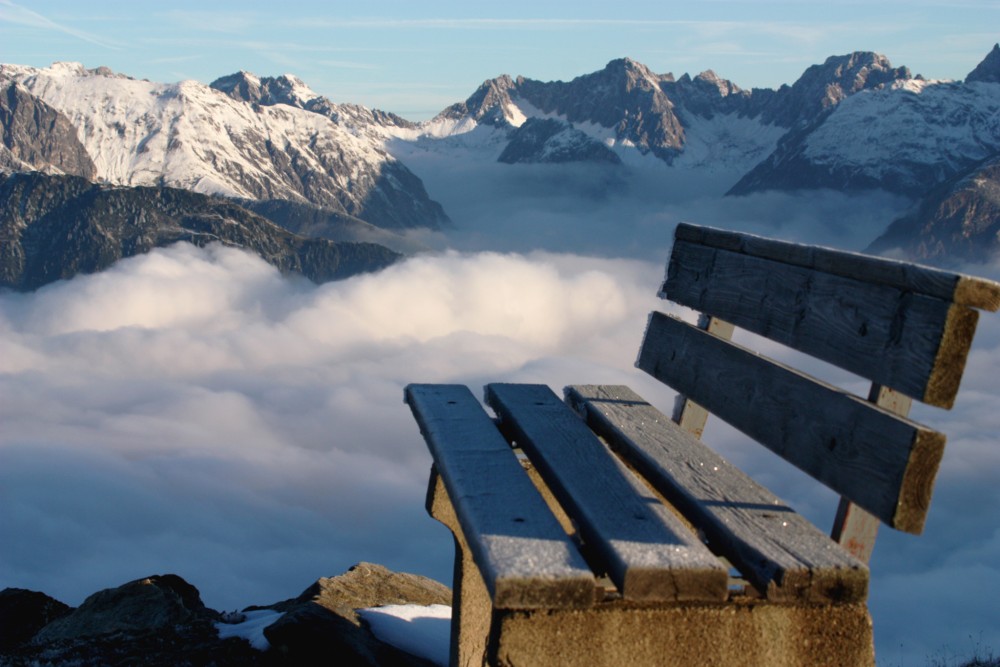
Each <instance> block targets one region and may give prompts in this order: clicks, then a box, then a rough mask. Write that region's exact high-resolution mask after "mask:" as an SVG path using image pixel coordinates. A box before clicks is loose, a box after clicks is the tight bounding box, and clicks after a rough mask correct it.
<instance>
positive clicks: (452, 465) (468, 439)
mask: <svg viewBox="0 0 1000 667" xmlns="http://www.w3.org/2000/svg"><path fill="white" fill-rule="evenodd" d="M405 398H406V402H407V403H408V404H409V406H410V408H411V410H412V411H413V415H414V417H415V418H416V420H417V423H418V424H419V425H420V429H421V431H422V433H423V435H424V439H425V440H426V442H427V446H428V447H429V448H430V450H431V453H432V454H433V456H434V461H435V464H434V465H435V467H436V469H437V471H438V474H439V475H440V476H441V479H442V481H443V482H444V486H445V489H446V490H447V492H448V497H449V499H450V500H451V502H452V505H453V506H454V508H455V513H456V515H457V517H458V520H459V523H460V525H461V526H462V531H463V533H464V534H465V536H466V540H467V541H468V543H469V545H470V547H471V548H472V550H473V558H474V559H475V561H476V563H477V564H478V565H479V568H480V571H481V573H482V575H483V579H484V582H485V583H486V586H487V588H488V589H489V591H490V594H491V595H492V597H493V601H494V605H495V606H496V607H497V608H501V609H528V608H567V607H588V606H590V605H592V604H593V603H594V600H595V596H596V591H597V582H596V580H595V578H594V575H593V573H592V572H591V571H590V568H589V566H588V565H587V563H586V561H585V560H584V559H583V556H582V555H581V554H580V553H579V551H578V550H577V548H576V546H575V545H574V544H573V543H572V541H571V540H570V539H569V537H568V536H567V535H566V532H565V531H564V530H563V529H562V527H561V526H560V525H559V523H558V521H557V520H556V518H555V516H553V515H552V512H551V511H550V510H549V508H548V506H547V505H546V504H545V501H544V500H543V498H542V496H541V494H539V492H538V490H537V489H536V488H535V487H534V485H533V484H532V483H531V481H530V480H529V478H528V476H527V475H526V474H525V472H524V470H523V469H522V468H521V464H520V463H519V462H518V460H517V457H516V456H515V455H514V452H513V451H511V448H510V445H509V444H508V443H507V441H506V440H505V439H504V438H503V436H502V435H501V434H500V432H499V431H498V430H497V428H496V425H495V424H494V423H493V420H492V419H490V417H489V415H488V414H487V413H486V411H485V410H484V409H483V407H482V406H481V405H480V403H479V401H478V400H476V398H475V396H473V394H472V392H471V391H469V389H468V388H467V387H465V386H463V385H437V384H435V385H416V384H411V385H409V386H408V387H407V388H406V392H405Z"/></svg>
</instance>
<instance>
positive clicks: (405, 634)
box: [357, 604, 451, 665]
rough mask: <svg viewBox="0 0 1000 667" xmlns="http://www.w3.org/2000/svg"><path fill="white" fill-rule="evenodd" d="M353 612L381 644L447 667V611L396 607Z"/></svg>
mask: <svg viewBox="0 0 1000 667" xmlns="http://www.w3.org/2000/svg"><path fill="white" fill-rule="evenodd" d="M357 611H358V615H360V616H361V618H362V619H363V620H364V621H365V622H366V623H367V624H368V626H369V627H370V628H371V631H372V632H373V633H374V634H375V636H376V637H378V638H379V639H381V640H382V641H384V642H386V643H388V644H392V645H393V646H395V647H397V648H400V649H402V650H404V651H406V652H407V653H411V654H413V655H415V656H419V657H421V658H424V659H426V660H430V661H431V662H433V663H435V664H438V665H447V664H448V649H449V643H450V639H451V607H449V606H447V605H443V604H432V605H428V606H425V605H415V604H403V605H399V604H396V605H385V606H383V607H370V608H368V609H358V610H357Z"/></svg>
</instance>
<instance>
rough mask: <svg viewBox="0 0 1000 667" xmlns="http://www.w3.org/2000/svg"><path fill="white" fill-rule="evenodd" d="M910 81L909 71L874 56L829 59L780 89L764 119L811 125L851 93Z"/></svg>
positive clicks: (864, 53) (862, 54) (788, 124)
mask: <svg viewBox="0 0 1000 667" xmlns="http://www.w3.org/2000/svg"><path fill="white" fill-rule="evenodd" d="M912 78H913V75H912V74H911V73H910V70H909V68H906V67H896V68H894V67H893V66H892V64H891V63H890V62H889V59H888V58H886V57H885V56H883V55H880V54H878V53H873V52H870V51H855V52H854V53H849V54H847V55H842V56H830V57H829V58H827V59H826V61H825V62H824V63H823V64H822V65H812V66H811V67H809V68H808V69H806V71H805V72H804V73H803V74H802V76H801V77H799V79H798V81H796V82H795V83H794V84H793V85H792V86H790V87H788V86H783V87H782V88H781V90H779V91H778V95H776V96H775V97H774V98H773V99H772V100H770V102H769V105H768V106H766V107H765V108H764V119H765V120H766V121H767V122H770V123H775V124H777V125H781V126H783V127H792V126H793V125H796V124H799V123H802V122H807V123H808V122H814V121H815V120H816V119H818V118H820V117H821V116H822V115H823V114H824V113H825V112H827V111H829V110H831V109H833V107H835V106H837V105H838V104H840V102H842V101H843V100H844V99H845V98H846V97H848V96H850V95H853V94H854V93H857V92H860V91H862V90H870V89H877V88H883V87H885V86H886V85H888V84H891V83H892V82H894V81H899V80H907V79H912Z"/></svg>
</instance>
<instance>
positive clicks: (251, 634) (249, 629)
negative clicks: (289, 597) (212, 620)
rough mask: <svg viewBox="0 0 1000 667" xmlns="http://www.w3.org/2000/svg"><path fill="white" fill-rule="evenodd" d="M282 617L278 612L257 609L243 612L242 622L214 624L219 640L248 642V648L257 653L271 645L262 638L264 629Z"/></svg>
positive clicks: (265, 638)
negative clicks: (232, 639)
mask: <svg viewBox="0 0 1000 667" xmlns="http://www.w3.org/2000/svg"><path fill="white" fill-rule="evenodd" d="M282 616H284V614H283V613H282V612H280V611H274V610H272V609H258V610H256V611H248V612H245V613H244V614H243V617H244V620H243V621H241V622H239V623H216V624H215V629H216V630H218V631H219V639H228V638H230V637H239V638H240V639H245V640H247V641H248V642H250V646H253V647H254V648H255V649H257V650H258V651H266V650H267V649H269V648H271V644H270V643H269V642H268V641H267V637H265V636H264V628H266V627H267V626H269V625H271V624H272V623H274V622H275V621H277V620H278V619H279V618H281V617H282Z"/></svg>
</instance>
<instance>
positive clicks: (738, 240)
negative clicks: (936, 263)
mask: <svg viewBox="0 0 1000 667" xmlns="http://www.w3.org/2000/svg"><path fill="white" fill-rule="evenodd" d="M674 239H675V240H676V241H689V242H691V243H696V244H699V245H704V246H708V247H713V248H720V249H723V250H730V251H732V252H738V253H741V254H745V255H751V256H754V257H760V258H764V259H773V260H776V261H779V262H783V263H786V264H791V265H795V266H800V267H803V268H807V269H816V270H819V271H823V272H825V273H830V274H832V275H839V276H843V277H847V278H855V279H860V280H864V281H865V282H870V283H873V284H881V285H885V286H887V287H892V288H895V289H900V290H903V291H907V292H915V293H918V294H925V295H927V296H930V297H934V298H938V299H943V300H945V301H949V302H954V303H957V304H959V305H963V306H969V307H972V308H980V309H983V310H989V311H996V310H997V309H1000V283H997V282H994V281H992V280H986V279H984V278H977V277H975V276H969V275H965V274H960V273H951V272H948V271H942V270H940V269H934V268H931V267H928V266H922V265H919V264H913V263H911V262H902V261H897V260H893V259H887V258H883V257H875V256H872V255H863V254H860V253H853V252H846V251H842V250H834V249H832V248H823V247H819V246H812V245H802V244H798V243H790V242H787V241H777V240H774V239H768V238H764V237H762V236H756V235H754V234H745V233H740V232H731V231H727V230H722V229H714V228H711V227H703V226H698V225H690V224H687V223H681V224H679V225H677V229H676V230H675V232H674Z"/></svg>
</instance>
